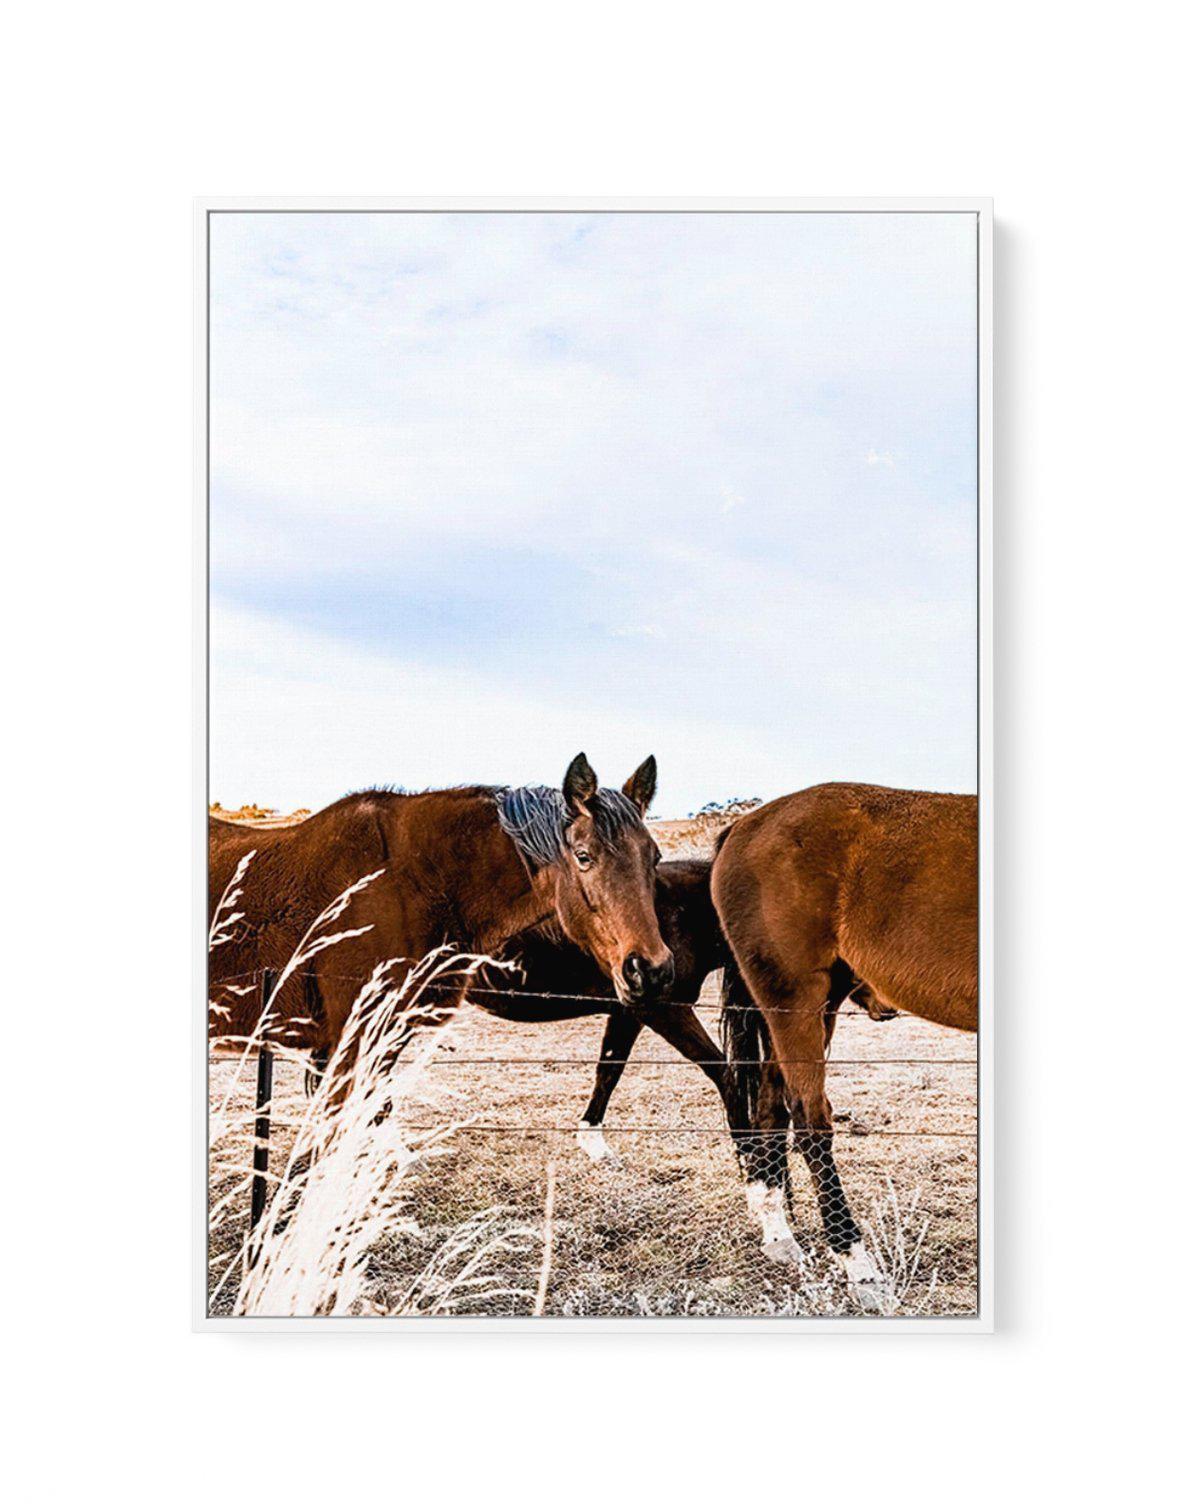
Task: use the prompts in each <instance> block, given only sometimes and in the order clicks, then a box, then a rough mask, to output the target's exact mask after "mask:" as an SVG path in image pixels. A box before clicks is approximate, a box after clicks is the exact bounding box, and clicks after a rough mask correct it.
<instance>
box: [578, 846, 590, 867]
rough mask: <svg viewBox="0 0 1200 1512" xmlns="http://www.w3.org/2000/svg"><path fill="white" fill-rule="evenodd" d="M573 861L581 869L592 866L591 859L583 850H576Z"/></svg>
mask: <svg viewBox="0 0 1200 1512" xmlns="http://www.w3.org/2000/svg"><path fill="white" fill-rule="evenodd" d="M575 859H576V861H578V863H579V865H580V866H581V867H588V866H591V864H592V858H591V856H589V855H588V853H587V851H585V850H577V851H576V852H575Z"/></svg>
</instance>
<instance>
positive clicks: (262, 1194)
mask: <svg viewBox="0 0 1200 1512" xmlns="http://www.w3.org/2000/svg"><path fill="white" fill-rule="evenodd" d="M274 991H275V973H274V972H273V971H272V970H270V968H268V969H267V970H265V971H264V972H263V976H262V1010H261V1013H262V1016H261V1017H260V1019H259V1030H260V1032H261V1031H262V1024H263V1017H265V1014H266V1010H267V1004H268V1003H269V1002H270V1001H271V994H272V993H273V992H274ZM274 1080H275V1052H274V1051H273V1050H272V1049H271V1047H270V1045H268V1044H267V1043H266V1041H265V1040H264V1041H263V1043H262V1044H261V1045H259V1047H258V1087H257V1090H256V1091H255V1094H254V1109H255V1113H256V1117H255V1120H254V1175H253V1176H252V1177H251V1179H250V1235H251V1243H250V1251H249V1264H250V1265H253V1264H254V1262H255V1261H256V1260H257V1259H258V1252H259V1250H260V1249H261V1248H262V1246H261V1244H258V1245H256V1244H255V1243H254V1242H253V1235H254V1230H255V1229H256V1228H257V1227H258V1225H259V1223H260V1222H261V1220H262V1215H263V1213H264V1212H265V1211H266V1207H267V1171H268V1168H269V1166H270V1160H271V1088H272V1085H273V1083H274Z"/></svg>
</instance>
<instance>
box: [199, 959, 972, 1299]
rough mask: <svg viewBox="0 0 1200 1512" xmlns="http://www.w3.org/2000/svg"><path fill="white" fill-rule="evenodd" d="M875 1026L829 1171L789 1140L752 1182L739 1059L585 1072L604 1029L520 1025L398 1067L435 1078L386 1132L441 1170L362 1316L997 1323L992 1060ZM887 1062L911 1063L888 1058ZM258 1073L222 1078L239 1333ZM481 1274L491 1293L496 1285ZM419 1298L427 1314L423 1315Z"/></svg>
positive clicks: (798, 1141) (595, 1058)
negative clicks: (601, 1076) (606, 1087)
mask: <svg viewBox="0 0 1200 1512" xmlns="http://www.w3.org/2000/svg"><path fill="white" fill-rule="evenodd" d="M262 975H263V974H262V972H261V971H257V970H256V971H249V972H243V973H240V974H237V975H235V976H229V975H225V976H223V977H222V980H221V982H220V983H215V982H214V984H213V988H214V993H215V994H216V996H217V997H220V996H221V993H220V989H221V988H227V987H231V986H232V987H233V989H234V991H235V993H236V991H237V988H239V987H241V988H243V989H245V990H244V991H243V992H242V993H241V994H240V995H241V996H248V995H251V994H253V993H254V990H255V987H256V986H257V987H258V988H259V989H260V991H261V988H262ZM322 975H323V976H324V977H325V978H328V977H329V974H328V973H322ZM479 990H481V991H485V992H486V995H487V997H488V999H489V1000H491V999H493V998H501V999H503V998H512V999H521V1000H526V999H534V998H539V999H544V1000H557V1001H560V1002H569V1003H571V1004H573V1005H576V1006H577V1007H583V1006H584V1005H587V1007H592V1005H594V1009H593V1012H594V1013H595V1014H598V1015H605V1014H611V1013H613V1012H615V1011H617V1009H618V1006H619V1005H618V1004H617V1002H616V1000H615V999H614V998H611V997H601V996H598V995H589V994H581V993H559V992H537V991H533V990H529V989H518V988H502V987H493V986H491V985H488V986H486V988H484V989H479ZM469 1002H470V995H469V994H468V1003H469ZM661 1006H663V1007H667V1006H672V1007H680V1008H684V1007H686V1008H693V1007H694V1008H695V1010H696V1011H697V1013H698V1014H699V1016H700V1018H701V1021H702V1022H704V1023H705V1027H706V1028H707V1029H708V1030H709V1031H710V1032H713V1031H714V1030H715V1020H716V1015H717V1013H718V1011H719V1010H718V1006H717V1004H716V1003H714V1002H712V1001H705V1000H703V999H702V1000H701V1001H700V1002H699V1003H697V1004H694V1005H693V1004H690V1003H688V1004H682V1003H676V1004H670V1005H661ZM585 1013H586V1009H585ZM875 1017H876V1016H875V1015H872V1014H870V1013H868V1012H867V1011H866V1010H864V1009H861V1008H844V1009H841V1010H840V1011H839V1013H838V1015H837V1018H838V1023H839V1027H838V1029H837V1030H836V1043H837V1046H838V1051H839V1053H838V1054H836V1055H834V1054H832V1053H830V1054H829V1055H828V1056H827V1057H826V1059H825V1061H824V1065H825V1068H826V1073H827V1085H828V1088H829V1096H830V1099H831V1101H832V1103H833V1110H834V1138H833V1141H832V1147H831V1149H830V1150H828V1151H827V1152H822V1151H815V1150H814V1149H813V1148H812V1147H811V1145H807V1144H806V1142H805V1140H804V1138H803V1133H802V1131H801V1132H799V1133H797V1132H796V1131H793V1130H789V1129H787V1128H784V1129H782V1130H776V1131H774V1132H771V1133H767V1134H762V1135H757V1136H755V1140H756V1141H757V1143H756V1144H755V1143H754V1141H752V1142H751V1146H752V1147H751V1149H750V1156H749V1159H748V1158H747V1147H746V1141H745V1140H744V1139H743V1141H742V1144H741V1147H740V1148H735V1141H734V1140H733V1138H731V1135H730V1131H729V1128H728V1125H727V1122H726V1121H725V1117H724V1110H723V1108H722V1104H721V1100H720V1098H719V1096H718V1095H717V1093H716V1091H715V1089H714V1087H713V1086H712V1084H711V1081H710V1078H709V1077H708V1076H707V1075H705V1074H704V1073H705V1071H706V1070H708V1071H713V1070H716V1069H718V1068H720V1067H722V1066H724V1065H726V1064H728V1063H726V1062H724V1061H723V1060H720V1059H718V1058H716V1057H715V1056H714V1057H713V1058H707V1057H705V1058H701V1059H700V1060H697V1061H694V1062H690V1063H689V1061H687V1060H685V1059H683V1058H682V1057H681V1056H679V1055H678V1054H676V1053H675V1052H674V1051H665V1052H664V1053H662V1054H655V1055H647V1054H641V1055H636V1054H633V1053H632V1052H630V1053H629V1054H627V1055H625V1056H622V1057H615V1058H612V1059H610V1060H608V1061H607V1062H605V1061H602V1060H601V1058H600V1054H599V1046H598V1045H597V1053H596V1054H595V1055H589V1054H587V1053H586V1052H585V1046H586V1043H587V1036H588V1035H589V1033H592V1034H594V1032H595V1031H594V1021H593V1019H592V1018H591V1017H589V1016H578V1015H577V1016H574V1017H571V1018H566V1019H564V1020H563V1021H550V1022H513V1021H510V1020H508V1019H504V1018H498V1017H495V1016H494V1015H493V1014H491V1013H489V1012H487V1011H483V1012H479V1013H471V1012H463V1013H460V1014H458V1015H457V1016H456V1017H455V1019H454V1022H453V1026H452V1028H451V1029H450V1031H449V1033H448V1034H447V1035H446V1036H445V1037H444V1038H441V1039H439V1041H438V1044H437V1046H436V1048H435V1049H434V1050H433V1051H432V1052H430V1051H427V1050H426V1051H422V1050H420V1049H419V1048H418V1049H414V1048H413V1047H414V1046H418V1047H419V1046H420V1044H421V1043H422V1041H421V1037H420V1034H419V1033H418V1035H417V1036H416V1037H415V1038H414V1039H413V1040H412V1041H411V1042H406V1043H405V1045H404V1046H403V1047H401V1048H400V1049H399V1050H398V1051H397V1053H396V1054H395V1055H394V1056H393V1057H392V1060H393V1062H394V1066H395V1072H394V1074H395V1075H398V1076H403V1075H404V1074H406V1073H407V1072H411V1071H419V1072H420V1073H421V1082H420V1088H419V1092H418V1093H417V1094H415V1095H409V1093H407V1092H406V1094H405V1096H404V1099H403V1100H401V1099H400V1098H399V1097H395V1098H392V1099H390V1100H385V1102H384V1103H382V1104H381V1105H380V1112H379V1114H378V1118H377V1120H376V1123H375V1127H376V1128H379V1127H382V1126H383V1124H381V1123H380V1121H379V1120H381V1119H385V1121H386V1128H387V1130H388V1137H389V1138H391V1139H394V1140H396V1141H399V1145H398V1148H400V1149H403V1150H409V1149H410V1148H417V1149H419V1150H420V1151H421V1156H420V1158H419V1159H414V1160H413V1161H412V1162H411V1164H410V1165H406V1166H405V1173H406V1174H405V1187H404V1202H403V1213H402V1216H401V1217H399V1218H397V1219H396V1221H394V1222H392V1223H389V1225H388V1226H387V1227H386V1230H385V1231H381V1232H380V1233H379V1234H378V1236H376V1238H375V1240H374V1241H373V1242H372V1244H371V1245H370V1246H369V1248H368V1249H367V1250H366V1251H364V1256H363V1259H362V1265H363V1268H364V1275H365V1277H366V1280H365V1281H364V1287H365V1291H364V1292H363V1297H360V1300H359V1301H358V1302H356V1303H355V1304H354V1306H355V1308H356V1309H358V1310H362V1309H364V1308H365V1310H368V1311H379V1312H395V1311H400V1312H407V1311H435V1312H447V1313H456V1314H458V1315H464V1314H470V1315H489V1316H495V1315H505V1314H522V1315H528V1314H530V1313H533V1314H536V1315H538V1316H541V1315H546V1316H555V1315H557V1316H568V1317H575V1316H578V1317H603V1316H651V1317H656V1316H730V1317H743V1316H775V1315H803V1316H855V1315H860V1314H867V1313H870V1314H876V1313H878V1312H884V1313H887V1314H888V1315H891V1316H900V1317H904V1316H929V1315H937V1316H963V1315H970V1314H972V1313H974V1312H975V1311H976V1308H977V1280H978V1277H977V1259H976V1255H977V1244H976V1234H977V1191H976V1186H977V1160H976V1128H975V1113H976V1072H977V1065H976V1060H975V1058H974V1057H972V1056H964V1055H962V1054H961V1053H951V1052H953V1051H961V1047H962V1045H963V1043H964V1040H963V1037H962V1036H960V1035H957V1034H956V1033H955V1032H954V1031H950V1030H942V1029H938V1028H936V1027H935V1026H930V1025H928V1024H925V1023H924V1022H923V1021H920V1020H917V1019H913V1018H911V1017H908V1016H904V1015H901V1016H898V1017H897V1018H895V1019H894V1020H893V1021H892V1022H889V1023H882V1024H881V1023H874V1024H869V1023H868V1022H867V1021H869V1020H871V1019H873V1018H875ZM843 1020H849V1021H850V1022H849V1023H843V1022H842V1021H843ZM856 1021H857V1022H856ZM589 1025H593V1027H592V1029H590V1030H589V1027H588V1026H589ZM439 1032H440V1031H439ZM644 1032H646V1031H644ZM268 1037H270V1034H269V1030H268ZM882 1048H887V1049H888V1051H889V1053H886V1054H885V1053H874V1052H876V1051H877V1050H879V1049H882ZM897 1052H898V1053H897ZM279 1055H280V1060H279V1063H278V1065H277V1066H276V1068H275V1075H274V1085H273V1091H272V1092H271V1093H270V1096H269V1099H268V1101H269V1105H270V1106H269V1112H270V1114H271V1116H272V1122H271V1127H270V1147H269V1151H266V1152H264V1153H263V1154H262V1155H260V1156H259V1157H258V1158H259V1163H260V1165H262V1166H265V1170H264V1171H260V1172H259V1173H258V1174H259V1176H260V1180H261V1183H262V1184H261V1185H260V1187H259V1191H260V1196H261V1205H262V1206H266V1205H267V1204H266V1197H267V1195H268V1194H270V1193H271V1192H273V1191H277V1190H280V1189H281V1186H282V1185H283V1184H286V1182H287V1181H288V1180H289V1179H291V1178H290V1174H289V1160H290V1159H291V1154H290V1151H291V1150H292V1148H293V1142H294V1140H295V1138H296V1137H297V1135H296V1131H297V1130H301V1131H303V1130H304V1128H305V1121H306V1119H308V1118H309V1117H310V1114H309V1112H308V1111H307V1110H308V1109H309V1108H310V1107H311V1088H306V1086H305V1070H306V1067H307V1064H308V1061H307V1056H306V1055H305V1054H304V1053H303V1052H302V1050H298V1049H297V1047H296V1046H295V1045H294V1044H292V1045H289V1044H288V1043H287V1040H286V1036H284V1037H281V1038H280V1040H279ZM788 1064H790V1065H804V1064H808V1063H806V1062H797V1061H794V1062H789V1063H788ZM600 1066H605V1067H606V1068H607V1073H608V1074H611V1072H612V1071H613V1070H614V1069H615V1070H618V1074H619V1076H620V1085H619V1086H618V1088H617V1090H616V1092H615V1093H614V1094H613V1104H612V1110H611V1113H610V1114H609V1116H608V1117H607V1118H606V1119H605V1120H604V1122H603V1126H602V1129H596V1128H591V1127H588V1128H584V1129H583V1130H582V1131H581V1130H580V1127H579V1117H580V1114H581V1113H582V1111H583V1108H584V1103H585V1100H586V1098H587V1096H588V1093H589V1090H590V1089H591V1085H592V1082H593V1079H594V1075H595V1073H596V1070H597V1068H598V1067H600ZM251 1069H252V1067H251ZM589 1070H590V1072H591V1074H590V1075H589ZM246 1071H247V1061H246V1057H245V1055H244V1054H242V1055H240V1056H238V1055H230V1056H222V1055H220V1054H214V1055H213V1056H212V1058H211V1061H210V1094H211V1098H212V1100H213V1101H214V1103H221V1104H222V1105H224V1106H227V1107H230V1108H232V1110H233V1112H234V1114H235V1115H236V1116H235V1118H234V1120H233V1123H232V1124H231V1125H230V1126H229V1128H231V1129H232V1130H233V1132H232V1134H230V1135H229V1137H228V1138H227V1139H226V1140H225V1147H224V1148H223V1150H222V1152H221V1157H220V1159H219V1160H214V1168H213V1169H214V1174H213V1177H212V1182H211V1191H210V1197H211V1199H212V1203H213V1206H214V1207H215V1208H216V1209H217V1217H216V1219H215V1220H214V1222H213V1224H212V1226H211V1231H210V1258H211V1259H212V1261H213V1264H212V1266H211V1267H210V1269H211V1280H212V1297H211V1305H212V1307H213V1310H214V1311H216V1312H221V1311H231V1310H235V1309H236V1307H237V1305H238V1304H237V1295H238V1293H237V1279H238V1273H237V1268H236V1266H231V1265H230V1263H229V1256H230V1255H231V1254H236V1252H237V1250H238V1247H239V1245H243V1244H244V1243H245V1240H244V1237H243V1235H244V1232H245V1230H246V1225H247V1222H248V1215H249V1212H250V1207H251V1204H252V1200H253V1199H252V1188H253V1182H252V1178H251V1177H249V1176H248V1175H245V1174H243V1173H244V1172H249V1171H251V1170H252V1169H253V1162H254V1157H255V1155H256V1152H257V1151H258V1150H259V1149H260V1148H262V1147H263V1144H264V1142H263V1141H262V1140H261V1138H258V1139H256V1138H255V1137H254V1128H255V1127H258V1128H259V1129H260V1130H261V1127H262V1123H261V1120H262V1117H263V1114H264V1109H263V1107H262V1106H261V1102H262V1098H261V1092H262V1087H261V1079H259V1080H258V1081H257V1082H256V1081H255V1078H254V1077H253V1076H252V1075H247V1074H245V1073H246ZM389 1074H393V1073H389ZM410 1090H411V1089H410ZM239 1119H240V1120H241V1122H240V1123H239V1121H238V1120H239ZM435 1151H436V1152H437V1153H435ZM751 1177H752V1178H753V1180H749V1178H751ZM350 1179H351V1178H350V1177H348V1178H347V1180H348V1181H349V1180H350ZM242 1183H245V1191H242V1188H241V1184H242ZM272 1184H274V1185H272ZM835 1185H836V1186H838V1187H839V1189H840V1190H841V1191H842V1192H843V1194H844V1200H845V1203H846V1205H847V1211H849V1212H850V1213H852V1214H853V1215H854V1221H855V1222H856V1223H857V1225H858V1229H859V1232H860V1233H861V1235H862V1243H863V1245H864V1246H865V1247H866V1249H867V1251H868V1252H869V1254H870V1256H871V1262H872V1265H873V1269H874V1273H875V1278H876V1279H875V1280H874V1281H873V1282H872V1284H871V1285H870V1286H864V1285H863V1284H861V1281H860V1283H859V1284H857V1285H856V1284H855V1279H854V1276H853V1275H852V1274H848V1272H847V1269H846V1268H845V1267H844V1266H843V1264H841V1263H840V1262H839V1260H838V1257H837V1254H836V1252H835V1250H834V1249H833V1248H832V1247H831V1243H830V1235H829V1219H830V1200H831V1199H830V1191H831V1189H832V1187H833V1186H835ZM763 1193H765V1194H766V1195H765V1196H763V1195H761V1194H763ZM756 1201H757V1202H758V1203H759V1209H758V1210H757V1211H756V1210H755V1207H754V1204H755V1202H756ZM835 1208H836V1204H835ZM834 1219H835V1220H836V1219H837V1212H836V1211H834ZM289 1221H290V1222H293V1223H294V1222H296V1221H297V1220H295V1219H294V1218H293V1219H290V1220H289ZM835 1231H836V1223H835ZM464 1234H465V1235H468V1236H475V1237H474V1238H472V1239H471V1243H472V1244H476V1241H478V1244H477V1247H478V1246H482V1249H483V1252H484V1254H485V1256H486V1263H484V1262H482V1261H481V1262H480V1266H479V1267H478V1268H477V1271H476V1272H472V1273H471V1275H472V1281H471V1282H470V1283H469V1284H461V1285H459V1284H455V1285H450V1284H449V1283H448V1282H447V1280H446V1276H447V1273H448V1272H447V1267H448V1262H447V1260H446V1258H445V1257H446V1256H447V1254H451V1255H457V1254H459V1251H460V1250H461V1249H462V1248H463V1246H464V1245H465V1244H466V1240H465V1239H464V1238H463V1236H464ZM480 1235H482V1236H484V1237H482V1238H480V1237H479V1236H480ZM788 1235H790V1236H791V1237H790V1239H789V1238H788V1237H787V1236H788ZM835 1237H836V1233H835ZM468 1248H469V1246H468ZM471 1253H472V1254H474V1253H475V1251H474V1250H472V1251H471ZM431 1275H432V1276H433V1277H434V1280H435V1282H436V1284H434V1283H431V1282H430V1281H429V1277H430V1276H431ZM479 1275H483V1276H486V1278H487V1284H486V1285H483V1284H476V1281H477V1277H478V1276H479ZM222 1277H224V1279H222ZM431 1285H432V1291H429V1290H428V1288H429V1287H430V1286H431ZM422 1287H425V1288H426V1290H425V1291H422V1289H421V1288H422ZM414 1296H420V1297H422V1298H424V1301H423V1302H422V1303H421V1304H420V1305H415V1304H414V1303H413V1297H414ZM363 1298H365V1299H366V1300H365V1301H364V1300H363ZM430 1298H432V1301H431V1300H430Z"/></svg>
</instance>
